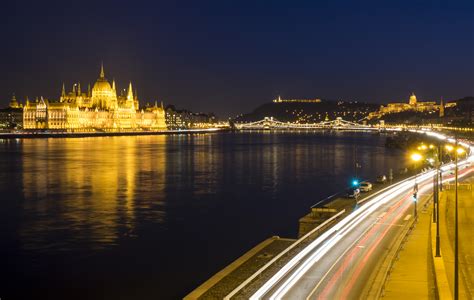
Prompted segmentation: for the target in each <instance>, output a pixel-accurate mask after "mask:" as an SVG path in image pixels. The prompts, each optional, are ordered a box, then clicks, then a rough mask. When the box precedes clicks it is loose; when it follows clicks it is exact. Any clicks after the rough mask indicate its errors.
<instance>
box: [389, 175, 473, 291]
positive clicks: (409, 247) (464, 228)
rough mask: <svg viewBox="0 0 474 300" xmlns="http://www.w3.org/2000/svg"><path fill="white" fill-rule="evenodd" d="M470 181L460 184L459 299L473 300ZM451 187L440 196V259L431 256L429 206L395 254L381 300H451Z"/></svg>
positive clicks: (432, 226)
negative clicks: (396, 255) (395, 258)
mask: <svg viewBox="0 0 474 300" xmlns="http://www.w3.org/2000/svg"><path fill="white" fill-rule="evenodd" d="M472 183H474V178H473V177H472V176H471V177H470V178H468V179H465V180H462V181H460V185H459V190H458V203H459V204H458V208H459V262H460V265H459V299H473V296H474V290H473V286H474V231H473V230H472V228H473V226H474V215H472V214H469V212H472V211H474V202H473V199H474V191H473V190H472ZM454 199H455V194H454V185H453V184H447V185H445V191H444V192H441V193H440V221H441V222H440V245H441V257H440V258H436V257H434V255H435V236H436V225H435V223H433V221H432V220H433V219H432V201H430V202H429V203H430V204H431V205H428V206H426V207H425V208H424V209H422V210H421V212H420V213H419V214H418V221H417V223H416V226H415V227H414V229H413V231H412V232H411V233H410V234H409V235H408V236H407V241H406V243H405V245H404V246H403V247H402V250H401V251H400V252H399V255H398V259H397V260H396V261H395V263H394V265H393V269H392V270H391V272H390V276H389V277H388V279H387V282H386V284H385V289H384V293H383V296H382V297H383V299H403V298H411V299H452V297H453V295H454V250H453V249H454Z"/></svg>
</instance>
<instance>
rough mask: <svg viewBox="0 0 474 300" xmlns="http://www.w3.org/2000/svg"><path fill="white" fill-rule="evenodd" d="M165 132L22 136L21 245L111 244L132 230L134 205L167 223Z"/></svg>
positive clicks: (90, 246)
mask: <svg viewBox="0 0 474 300" xmlns="http://www.w3.org/2000/svg"><path fill="white" fill-rule="evenodd" d="M166 138H167V137H165V136H140V137H110V138H109V137H105V138H83V139H42V140H34V139H32V140H28V139H25V140H23V141H22V152H23V159H22V163H23V164H22V167H23V172H22V174H23V193H24V198H25V200H24V203H23V215H24V221H23V222H22V226H21V229H20V235H21V237H22V238H21V240H22V241H23V247H24V248H25V249H36V250H40V249H42V248H50V247H54V248H55V249H57V250H68V249H69V248H70V247H73V248H74V247H85V248H88V249H100V248H102V247H106V246H110V245H114V244H116V243H117V240H118V239H119V238H120V237H133V236H134V234H135V233H134V230H135V226H136V213H137V211H146V216H145V217H146V218H147V219H148V220H151V221H153V222H164V218H165V214H164V210H163V209H159V208H158V209H156V207H157V206H164V201H163V200H164V199H165V184H166V182H165V178H166V177H165V172H166V155H164V152H165V151H166ZM137 189H139V194H140V198H138V197H137V196H136V195H137ZM152 207H155V209H150V208H152Z"/></svg>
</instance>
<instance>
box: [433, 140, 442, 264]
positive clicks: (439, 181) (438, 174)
mask: <svg viewBox="0 0 474 300" xmlns="http://www.w3.org/2000/svg"><path fill="white" fill-rule="evenodd" d="M437 149H438V153H437V154H438V164H437V165H436V254H435V256H436V257H440V256H441V251H440V239H439V222H440V221H439V191H440V190H439V184H441V190H442V188H443V179H442V178H441V161H442V159H443V158H442V154H441V146H439V145H438V148H437Z"/></svg>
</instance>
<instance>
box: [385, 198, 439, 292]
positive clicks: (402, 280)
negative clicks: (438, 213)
mask: <svg viewBox="0 0 474 300" xmlns="http://www.w3.org/2000/svg"><path fill="white" fill-rule="evenodd" d="M430 203H431V202H430ZM430 227H431V206H430V205H428V206H426V208H421V209H420V210H419V212H418V222H417V224H416V225H415V228H414V229H413V231H412V232H411V233H410V234H409V236H408V240H407V242H406V243H405V246H404V247H403V248H402V250H401V251H400V253H399V259H398V260H397V261H396V262H395V264H394V266H393V269H392V271H391V273H390V277H389V278H388V280H387V282H386V284H385V292H384V296H383V299H397V300H398V299H435V292H434V289H435V286H434V278H433V275H432V273H433V271H432V259H431V247H430V238H431V236H430Z"/></svg>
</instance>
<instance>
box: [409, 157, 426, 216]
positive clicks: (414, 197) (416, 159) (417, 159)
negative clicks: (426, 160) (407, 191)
mask: <svg viewBox="0 0 474 300" xmlns="http://www.w3.org/2000/svg"><path fill="white" fill-rule="evenodd" d="M422 158H423V156H421V154H420V153H416V152H415V153H413V154H412V155H411V160H412V161H414V162H415V185H414V186H413V200H414V201H413V202H414V203H415V215H414V217H415V219H416V218H417V217H418V215H417V211H416V202H417V201H418V199H417V193H418V183H417V177H418V172H417V171H416V163H417V162H419V161H420V160H421V159H422Z"/></svg>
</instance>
